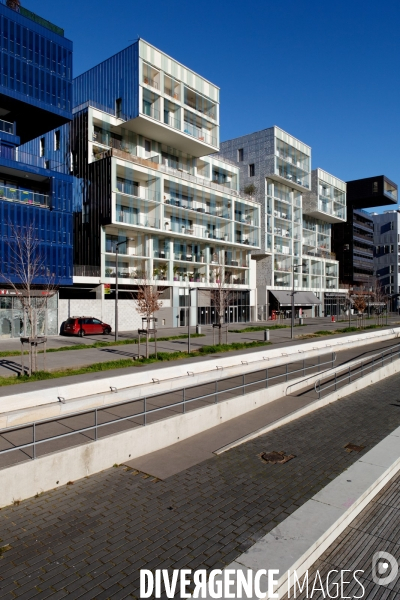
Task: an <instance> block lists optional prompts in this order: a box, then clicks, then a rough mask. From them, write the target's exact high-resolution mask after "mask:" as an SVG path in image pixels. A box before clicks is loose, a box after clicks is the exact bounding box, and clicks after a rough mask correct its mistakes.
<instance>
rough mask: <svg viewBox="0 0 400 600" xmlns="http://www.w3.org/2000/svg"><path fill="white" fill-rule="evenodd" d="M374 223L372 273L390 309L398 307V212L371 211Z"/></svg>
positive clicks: (399, 282) (399, 231)
mask: <svg viewBox="0 0 400 600" xmlns="http://www.w3.org/2000/svg"><path fill="white" fill-rule="evenodd" d="M371 216H372V219H373V223H374V275H375V277H376V280H377V282H379V285H380V287H381V289H382V292H383V293H384V294H385V295H386V296H390V297H391V307H392V310H395V309H396V310H397V309H398V308H399V307H400V302H399V299H400V278H399V270H400V261H399V254H400V212H399V211H398V210H387V211H385V212H384V213H383V214H381V215H379V214H377V213H372V215H371Z"/></svg>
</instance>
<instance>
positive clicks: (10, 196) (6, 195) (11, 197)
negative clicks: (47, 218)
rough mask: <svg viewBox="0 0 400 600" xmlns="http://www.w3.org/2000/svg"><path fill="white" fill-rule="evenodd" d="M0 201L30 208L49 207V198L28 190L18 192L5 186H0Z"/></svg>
mask: <svg viewBox="0 0 400 600" xmlns="http://www.w3.org/2000/svg"><path fill="white" fill-rule="evenodd" d="M0 200H7V201H8V202H18V203H20V204H31V205H32V206H40V207H41V208H49V207H50V196H47V195H46V194H38V193H37V192H32V191H30V190H19V189H17V188H13V187H10V186H7V185H2V186H0Z"/></svg>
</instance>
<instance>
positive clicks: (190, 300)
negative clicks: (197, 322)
mask: <svg viewBox="0 0 400 600" xmlns="http://www.w3.org/2000/svg"><path fill="white" fill-rule="evenodd" d="M195 289H196V288H191V287H190V288H189V306H188V354H190V308H191V306H192V292H193V291H194V290H195Z"/></svg>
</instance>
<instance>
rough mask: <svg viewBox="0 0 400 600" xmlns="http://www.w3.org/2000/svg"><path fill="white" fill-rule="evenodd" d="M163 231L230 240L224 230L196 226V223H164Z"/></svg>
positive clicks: (223, 240)
mask: <svg viewBox="0 0 400 600" xmlns="http://www.w3.org/2000/svg"><path fill="white" fill-rule="evenodd" d="M164 229H165V231H173V232H174V233H181V234H182V235H193V236H194V237H197V238H203V239H209V240H218V241H221V242H230V241H231V239H230V235H229V234H228V233H225V232H224V231H219V230H216V229H215V230H209V229H206V227H197V226H196V225H192V224H188V223H186V224H185V223H169V222H165V223H164Z"/></svg>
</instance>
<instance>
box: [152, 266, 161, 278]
mask: <svg viewBox="0 0 400 600" xmlns="http://www.w3.org/2000/svg"><path fill="white" fill-rule="evenodd" d="M159 273H160V269H159V268H158V267H155V268H154V269H153V278H154V279H158V278H159V277H158V275H159Z"/></svg>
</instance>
